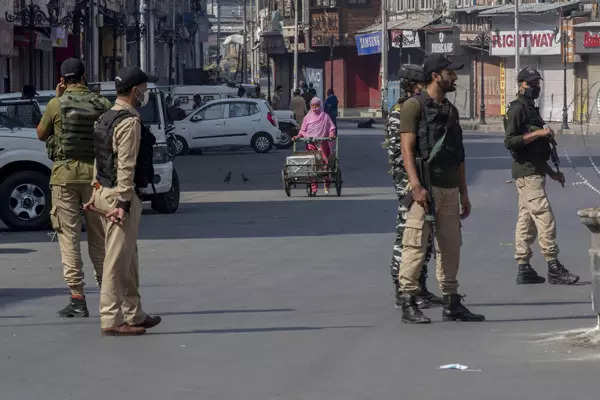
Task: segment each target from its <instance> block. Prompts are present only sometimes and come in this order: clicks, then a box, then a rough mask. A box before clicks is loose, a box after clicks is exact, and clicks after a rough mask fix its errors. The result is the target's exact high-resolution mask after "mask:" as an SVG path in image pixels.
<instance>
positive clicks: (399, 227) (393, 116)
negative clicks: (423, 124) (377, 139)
mask: <svg viewBox="0 0 600 400" xmlns="http://www.w3.org/2000/svg"><path fill="white" fill-rule="evenodd" d="M408 98H409V97H407V96H405V97H402V98H400V99H399V100H398V102H397V103H396V104H395V105H394V106H393V107H392V109H391V111H390V114H389V116H388V119H387V122H386V126H385V141H384V142H383V148H384V149H385V150H386V152H387V155H388V161H389V163H390V166H391V169H390V171H389V172H390V174H391V175H392V178H393V181H394V189H395V192H396V195H397V196H398V202H399V204H398V214H397V216H396V239H395V240H394V250H393V253H392V262H391V265H390V273H391V275H392V280H393V282H394V288H395V291H396V295H398V293H399V292H398V288H399V282H398V273H399V271H400V263H401V259H402V235H403V233H404V227H405V224H406V213H407V212H408V208H407V207H406V206H405V205H404V204H402V203H403V200H404V198H405V196H406V194H407V193H408V192H409V187H408V186H409V185H408V174H407V173H406V169H405V168H404V162H403V160H402V153H401V146H400V133H398V129H399V126H400V109H401V108H402V103H404V102H405V101H406V100H408ZM428 240H429V243H428V246H427V254H426V256H425V260H424V261H423V269H422V272H421V278H420V281H421V285H422V287H425V286H424V283H425V281H426V280H427V264H428V263H429V260H430V259H431V254H432V247H433V243H432V238H431V236H430V237H429V239H428Z"/></svg>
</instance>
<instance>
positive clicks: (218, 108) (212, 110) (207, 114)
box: [196, 103, 225, 120]
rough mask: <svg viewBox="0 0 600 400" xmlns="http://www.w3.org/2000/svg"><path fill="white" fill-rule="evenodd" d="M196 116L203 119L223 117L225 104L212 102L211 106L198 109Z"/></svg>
mask: <svg viewBox="0 0 600 400" xmlns="http://www.w3.org/2000/svg"><path fill="white" fill-rule="evenodd" d="M196 115H197V116H199V117H202V119H204V120H212V119H224V118H225V104H224V103H219V104H214V105H212V106H208V107H206V108H204V109H202V110H200V111H199V112H198V113H197V114H196Z"/></svg>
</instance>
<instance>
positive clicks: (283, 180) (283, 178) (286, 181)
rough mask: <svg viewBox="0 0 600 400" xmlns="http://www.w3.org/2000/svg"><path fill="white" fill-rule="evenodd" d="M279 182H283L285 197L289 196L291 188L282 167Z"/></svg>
mask: <svg viewBox="0 0 600 400" xmlns="http://www.w3.org/2000/svg"><path fill="white" fill-rule="evenodd" d="M281 182H282V183H283V190H284V191H285V194H286V195H287V197H290V196H291V194H292V189H291V187H290V183H289V182H288V180H287V179H286V178H285V170H283V169H282V170H281Z"/></svg>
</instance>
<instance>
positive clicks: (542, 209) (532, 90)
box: [504, 67, 579, 285]
mask: <svg viewBox="0 0 600 400" xmlns="http://www.w3.org/2000/svg"><path fill="white" fill-rule="evenodd" d="M517 79H518V82H519V94H518V97H517V99H516V100H514V101H513V102H512V103H510V106H509V110H508V112H507V117H506V120H505V126H504V128H505V132H506V137H505V139H504V144H505V146H506V148H507V149H508V150H510V153H511V155H512V157H513V163H512V176H513V179H514V180H515V185H516V187H517V194H518V197H519V202H518V207H519V214H518V217H517V226H516V229H515V260H516V261H517V264H518V272H517V284H534V283H544V281H545V279H544V278H543V277H541V276H539V275H538V274H537V272H536V271H535V269H533V267H532V266H531V265H530V263H529V261H530V259H531V255H532V253H531V244H532V243H533V242H534V240H535V237H536V233H537V236H538V241H539V244H540V248H541V250H542V254H543V256H544V258H545V259H546V262H547V264H548V275H547V276H548V283H550V284H553V285H560V284H563V285H572V284H574V283H576V282H577V281H578V280H579V276H577V275H574V274H572V273H570V272H569V271H568V270H567V269H566V268H565V267H564V266H563V265H562V264H561V263H560V261H558V244H557V243H556V222H555V220H554V214H553V213H552V208H551V207H550V202H549V201H548V197H547V194H546V178H545V177H546V175H548V176H549V177H550V178H551V179H553V180H555V181H557V182H559V183H560V184H561V185H563V187H564V184H565V177H564V175H563V174H562V173H561V172H560V171H559V170H558V168H557V170H556V171H554V170H552V168H551V167H550V166H549V165H548V160H549V159H550V156H551V154H552V151H553V149H552V146H553V145H555V142H554V139H553V132H552V130H551V129H550V128H544V120H543V119H542V117H541V115H540V112H539V109H538V108H537V107H536V106H535V103H534V100H535V99H537V98H538V97H539V95H540V91H541V89H540V80H541V79H542V77H541V75H540V74H539V72H538V71H536V70H535V69H533V68H531V67H526V68H524V69H522V70H521V71H520V72H519V74H518V76H517ZM556 165H557V166H558V160H556Z"/></svg>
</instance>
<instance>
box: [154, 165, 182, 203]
mask: <svg viewBox="0 0 600 400" xmlns="http://www.w3.org/2000/svg"><path fill="white" fill-rule="evenodd" d="M151 205H152V209H153V210H154V211H156V212H159V213H161V214H173V213H174V212H175V211H177V209H178V208H179V176H177V171H175V170H173V180H172V183H171V189H170V190H169V191H168V192H166V193H160V194H155V195H153V196H152V203H151Z"/></svg>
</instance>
